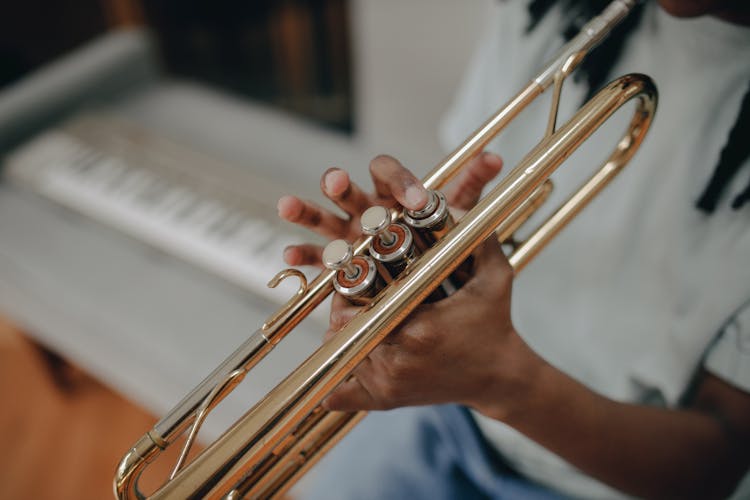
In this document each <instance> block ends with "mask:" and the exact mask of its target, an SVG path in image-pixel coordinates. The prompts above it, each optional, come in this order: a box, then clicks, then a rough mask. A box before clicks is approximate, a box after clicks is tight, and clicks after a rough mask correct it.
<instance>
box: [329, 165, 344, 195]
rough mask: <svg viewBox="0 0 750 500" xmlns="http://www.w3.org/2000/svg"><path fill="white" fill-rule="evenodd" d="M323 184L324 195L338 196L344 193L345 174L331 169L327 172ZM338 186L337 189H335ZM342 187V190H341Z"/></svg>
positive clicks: (336, 169)
mask: <svg viewBox="0 0 750 500" xmlns="http://www.w3.org/2000/svg"><path fill="white" fill-rule="evenodd" d="M323 182H324V184H325V189H326V193H327V194H329V195H331V196H338V195H340V194H341V193H343V192H344V191H346V186H347V184H348V182H347V174H346V172H344V171H343V170H340V169H338V168H333V169H331V170H329V171H328V173H327V174H326V176H325V180H324V181H323ZM337 184H338V189H337ZM342 186H343V189H342Z"/></svg>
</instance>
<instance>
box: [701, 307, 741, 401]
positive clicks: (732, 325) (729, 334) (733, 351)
mask: <svg viewBox="0 0 750 500" xmlns="http://www.w3.org/2000/svg"><path fill="white" fill-rule="evenodd" d="M704 368H705V369H706V371H708V372H709V373H711V374H713V375H716V376H717V377H719V378H721V379H722V380H724V381H726V382H728V383H730V384H732V385H733V386H735V387H737V388H738V389H741V390H743V391H746V392H750V303H746V304H745V306H744V307H743V308H742V309H740V311H738V312H737V314H735V315H734V316H733V317H732V318H730V320H729V321H728V322H727V323H726V325H725V326H724V328H723V330H722V331H721V332H720V333H719V336H718V338H717V339H716V341H715V342H714V344H713V345H712V346H711V347H710V348H709V350H708V353H707V355H706V360H705V361H704Z"/></svg>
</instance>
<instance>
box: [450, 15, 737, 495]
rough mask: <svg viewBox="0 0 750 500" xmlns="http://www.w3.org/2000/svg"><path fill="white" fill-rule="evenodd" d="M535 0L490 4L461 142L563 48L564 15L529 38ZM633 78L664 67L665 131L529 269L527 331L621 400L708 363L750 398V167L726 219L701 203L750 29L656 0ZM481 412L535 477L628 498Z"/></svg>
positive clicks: (530, 128) (508, 149)
mask: <svg viewBox="0 0 750 500" xmlns="http://www.w3.org/2000/svg"><path fill="white" fill-rule="evenodd" d="M526 3H527V2H519V1H515V2H497V5H493V6H492V7H491V10H492V11H491V12H488V15H487V24H488V26H487V29H486V32H485V35H484V36H483V38H482V42H481V45H480V47H479V49H478V51H477V53H476V55H475V57H474V58H473V60H472V62H471V65H470V68H469V71H468V73H467V77H466V78H465V81H464V83H463V84H462V87H461V89H460V91H459V94H458V97H457V99H456V102H455V104H454V106H453V108H452V111H451V112H450V113H449V115H448V116H447V118H446V120H445V122H444V123H443V127H442V130H441V133H442V136H443V139H444V142H445V145H446V146H447V147H453V146H455V145H457V144H458V143H460V142H461V141H462V140H463V139H464V138H465V137H466V136H467V135H468V134H469V133H470V132H472V131H473V130H474V129H475V128H476V127H477V126H478V125H479V124H481V123H482V122H483V121H484V119H486V118H487V117H488V116H489V115H490V114H491V113H492V112H494V110H495V109H496V108H498V107H499V106H500V105H501V104H503V103H504V102H505V101H507V100H508V99H509V98H510V97H511V96H512V95H514V94H515V93H516V92H517V91H518V90H519V89H520V88H521V87H522V85H523V84H525V83H526V82H527V81H528V80H529V79H530V78H531V77H532V75H533V74H534V73H535V72H536V71H537V70H538V69H539V67H540V65H541V63H543V62H546V60H547V59H548V58H549V56H550V55H551V54H552V53H554V51H555V50H556V49H557V48H559V47H560V46H561V45H562V43H563V41H562V39H561V37H560V36H559V35H558V33H559V32H560V26H561V21H560V13H559V12H557V11H555V12H552V13H550V14H549V15H548V16H547V17H546V18H545V19H544V20H543V21H542V22H541V24H540V25H539V26H538V27H537V28H536V29H535V30H534V31H533V32H532V33H531V34H530V35H526V34H525V33H524V31H525V27H526V26H527V25H528V17H527V14H526V11H525V6H526ZM629 72H639V73H645V74H648V75H650V76H651V77H652V78H653V79H654V81H655V82H656V85H657V87H658V88H659V91H660V96H659V108H658V110H657V113H656V118H655V121H654V123H653V126H652V130H651V131H650V133H649V136H648V137H647V139H646V141H645V143H644V145H643V147H642V148H641V150H640V151H639V152H638V153H636V156H635V158H634V159H633V161H632V162H631V164H630V165H629V166H628V167H627V168H626V169H625V170H624V171H623V173H622V174H621V175H620V176H619V177H618V178H617V179H615V180H614V182H613V183H612V184H611V185H610V186H608V187H607V188H606V190H605V191H604V192H603V193H602V194H601V195H600V196H599V197H598V198H597V199H595V200H594V201H593V202H592V203H591V205H590V206H589V207H587V208H586V209H585V210H584V212H583V213H582V214H581V215H580V216H579V217H578V218H577V219H576V220H575V221H573V223H572V224H571V225H570V226H569V227H568V228H566V229H565V230H564V231H563V232H562V234H560V235H559V236H558V237H557V238H556V239H555V240H554V241H553V242H552V243H551V244H550V245H549V247H548V248H547V249H545V250H544V251H543V252H542V253H541V254H540V255H539V256H538V257H537V258H536V259H535V261H534V262H532V263H531V264H530V265H529V267H528V268H526V269H524V271H523V273H521V274H520V275H519V276H518V277H517V279H516V282H515V284H514V294H513V319H514V324H515V325H516V327H517V329H518V331H519V333H520V334H521V335H522V336H523V338H524V339H525V340H526V341H527V342H528V343H529V345H530V346H531V347H532V348H533V349H534V350H535V351H537V352H538V353H539V354H540V355H542V356H543V357H544V358H545V359H547V360H548V361H549V362H551V363H552V364H553V365H555V366H557V367H558V368H560V369H561V370H563V371H564V372H566V373H568V374H569V375H571V376H572V377H574V378H576V379H577V380H579V381H581V382H582V383H584V384H586V385H587V386H588V387H590V388H592V389H593V390H595V391H597V392H599V393H601V394H603V395H605V396H607V397H610V398H612V399H615V400H618V401H628V402H638V403H646V404H656V405H664V406H669V407H674V406H676V405H677V404H678V402H679V399H680V397H681V396H682V395H683V393H684V392H685V390H686V388H687V387H688V385H689V383H690V381H691V378H692V377H693V375H694V374H695V373H696V371H697V370H698V369H699V367H700V366H701V365H702V363H703V366H705V367H706V368H707V369H708V370H709V371H711V372H712V373H714V374H716V375H717V376H719V377H721V378H723V379H725V380H727V381H728V382H729V383H731V384H734V385H736V386H738V387H740V388H742V389H744V390H746V391H750V204H748V205H746V206H744V207H743V208H742V209H740V210H732V209H731V207H730V203H731V200H732V199H733V198H734V196H736V195H737V194H738V193H739V192H740V191H741V190H742V188H744V187H745V186H746V185H747V183H748V181H749V180H750V165H747V164H746V165H743V168H742V170H741V171H740V173H739V174H738V175H737V176H736V177H735V179H734V180H733V182H732V183H731V184H730V186H729V187H728V189H726V191H725V192H724V195H723V197H722V199H721V202H720V204H719V206H718V207H717V209H716V211H715V213H713V214H712V215H706V214H704V213H702V212H700V211H698V210H697V209H696V208H695V201H696V200H697V199H698V197H699V196H700V194H701V192H702V190H703V188H704V187H705V186H706V184H707V182H708V179H709V178H710V176H711V174H712V172H713V169H714V167H715V165H716V163H717V160H718V158H719V152H720V150H721V148H722V147H723V145H724V144H725V142H726V138H727V136H728V133H729V130H730V128H731V126H732V124H733V123H734V121H735V119H736V117H737V114H738V112H739V109H740V103H741V100H742V97H743V95H744V93H745V92H746V91H747V89H748V84H749V83H750V29H749V28H745V27H740V26H737V25H732V24H729V23H725V22H722V21H720V20H718V19H715V18H711V17H703V18H698V19H688V20H680V19H676V18H673V17H670V16H669V15H668V14H666V13H665V12H664V11H662V10H661V9H659V8H658V6H656V5H655V2H653V3H650V4H649V5H648V6H647V7H646V11H645V12H644V17H643V19H642V21H641V24H640V26H639V28H638V29H637V30H636V31H635V32H634V33H633V34H632V35H631V37H630V39H629V41H628V43H627V46H626V50H625V54H624V55H623V56H622V57H621V58H620V61H619V62H618V63H617V64H616V65H615V67H614V68H613V71H612V73H611V75H610V78H611V79H613V78H615V77H616V76H620V75H622V74H625V73H629ZM584 94H585V89H584V86H583V85H577V84H574V83H573V82H572V79H571V81H569V82H567V83H566V87H565V90H564V93H563V96H564V101H563V106H562V108H561V109H562V113H561V116H560V119H559V123H562V120H565V119H566V118H567V117H569V116H570V115H571V114H572V112H573V111H575V109H576V108H577V107H578V106H579V105H580V103H581V101H582V99H583V97H584ZM539 101H540V102H538V103H535V104H534V105H533V106H532V107H531V108H529V109H528V110H526V111H525V112H524V114H523V115H522V117H521V120H520V121H518V122H517V123H515V124H514V125H512V129H509V130H508V131H507V134H506V135H505V136H503V137H501V139H499V140H498V141H496V142H495V143H493V145H492V147H491V148H490V149H492V150H494V151H497V152H498V153H500V154H501V155H502V156H503V157H504V158H505V160H506V168H507V169H508V170H509V169H510V168H511V167H512V166H513V165H514V164H515V163H516V162H517V161H518V160H519V159H520V158H521V157H522V156H523V155H524V154H525V153H526V151H528V149H529V147H530V146H531V145H533V144H535V143H536V142H537V141H538V140H539V139H540V138H541V134H542V133H543V131H544V128H545V124H546V120H547V113H548V102H549V99H548V98H547V99H540V100H539ZM630 109H631V108H629V107H628V108H627V111H625V112H621V113H620V115H619V116H617V119H616V120H613V122H614V123H611V124H607V125H605V127H604V129H603V130H601V131H600V132H597V134H596V135H595V136H594V137H593V138H592V140H590V141H588V143H587V144H586V145H585V146H584V148H583V150H582V151H581V152H580V153H576V154H575V155H574V156H573V157H571V160H569V161H568V162H567V163H565V164H563V165H562V167H561V169H560V170H559V171H558V174H557V175H556V176H555V177H554V179H555V182H556V189H555V193H554V194H553V197H552V198H553V201H552V202H549V201H548V202H547V205H548V206H556V205H558V204H559V202H560V201H561V200H562V199H563V198H567V196H568V195H569V193H570V192H571V191H572V190H573V189H574V188H575V187H577V186H578V185H579V184H580V183H581V181H582V180H583V179H584V178H586V177H588V176H589V175H590V174H591V173H592V172H593V170H594V168H595V166H596V165H598V163H595V162H600V161H601V160H603V159H604V158H605V157H606V156H607V155H608V153H609V151H611V149H612V148H613V146H614V144H615V143H616V142H617V140H618V139H619V138H620V136H621V134H622V131H623V130H624V126H625V123H626V122H627V121H628V120H629V119H630V116H631V112H630ZM748 140H750V138H748ZM592 158H593V159H592ZM721 332H724V335H720V333H721ZM704 357H706V358H705V361H704ZM499 397H502V395H499ZM476 417H477V421H478V424H479V426H480V428H481V429H482V431H483V432H484V433H485V435H486V437H487V438H488V440H489V441H490V442H491V443H493V444H494V445H495V446H496V447H497V448H498V449H499V450H500V452H501V453H502V454H503V455H504V456H505V457H506V458H507V459H508V460H509V461H510V462H511V463H512V464H513V465H514V466H515V467H516V468H517V469H518V470H520V472H522V473H524V474H525V475H527V476H528V477H530V478H532V479H535V480H537V481H539V482H541V483H543V484H547V485H550V486H552V487H553V488H554V489H557V490H559V491H562V492H564V493H567V494H570V495H573V496H576V497H582V498H611V497H617V496H620V495H619V494H618V493H616V492H614V491H613V490H611V489H609V488H607V487H606V486H604V485H603V484H601V483H598V482H596V481H594V480H592V479H590V478H588V477H586V476H584V475H583V474H581V473H580V472H578V471H577V470H576V469H574V468H573V467H572V466H570V465H568V464H567V463H566V462H564V461H562V460H561V459H560V458H558V457H557V456H555V455H553V454H552V453H550V452H548V451H546V450H544V449H543V448H542V447H540V446H539V445H537V444H536V443H534V442H532V441H530V440H529V439H527V438H526V437H524V436H522V435H521V434H519V433H518V432H516V431H514V430H513V429H511V428H510V427H507V426H505V425H503V424H501V423H499V422H496V421H493V420H490V419H487V418H485V417H482V416H481V415H476ZM550 418H551V419H553V420H554V415H550Z"/></svg>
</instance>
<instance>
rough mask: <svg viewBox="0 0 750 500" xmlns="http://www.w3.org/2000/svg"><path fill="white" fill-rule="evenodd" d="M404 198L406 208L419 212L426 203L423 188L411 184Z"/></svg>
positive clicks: (425, 192) (425, 193)
mask: <svg viewBox="0 0 750 500" xmlns="http://www.w3.org/2000/svg"><path fill="white" fill-rule="evenodd" d="M404 198H406V204H407V205H408V207H406V208H410V209H412V210H419V209H420V208H422V207H424V206H425V204H426V203H427V191H426V190H425V188H424V187H422V186H418V185H416V184H413V185H411V186H409V187H408V188H406V193H404Z"/></svg>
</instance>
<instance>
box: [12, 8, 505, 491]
mask: <svg viewBox="0 0 750 500" xmlns="http://www.w3.org/2000/svg"><path fill="white" fill-rule="evenodd" d="M490 1H491V0H482V1H476V2H455V1H453V0H409V1H399V0H381V1H375V0H277V1H270V0H256V1H253V2H247V1H244V2H240V1H228V0H227V1H215V2H199V1H192V0H191V1H185V0H180V1H178V0H149V1H148V2H146V1H142V0H76V1H72V0H58V1H55V2H50V1H41V0H27V1H25V2H15V3H12V4H11V5H8V6H5V8H4V9H3V15H2V16H0V176H1V177H0V179H2V180H1V181H0V397H2V399H3V401H4V402H5V403H3V404H2V405H0V444H1V445H2V448H3V450H4V453H3V454H2V455H0V498H2V499H5V498H9V499H10V498H54V499H65V498H76V499H87V498H92V499H93V498H107V497H108V496H109V495H110V491H111V486H110V484H111V479H112V476H113V474H114V468H115V465H116V463H117V461H118V460H119V458H120V457H121V456H122V454H123V453H124V452H125V451H126V449H127V448H128V447H129V446H130V445H131V444H132V443H133V442H134V441H135V439H137V438H138V437H139V436H140V435H142V434H143V433H144V432H145V431H146V430H147V429H148V428H149V426H150V425H152V424H153V423H154V422H155V420H156V418H157V417H158V416H160V415H163V414H164V413H165V412H166V411H168V410H169V409H170V408H171V407H172V406H173V405H174V404H175V403H176V402H177V401H178V400H179V399H180V398H181V397H182V396H183V395H184V394H185V393H186V392H187V391H188V390H189V389H191V388H192V387H193V386H195V385H196V384H197V383H198V382H199V381H200V380H201V379H202V378H203V377H204V376H205V375H206V374H207V373H208V372H209V371H210V370H211V369H212V368H213V367H214V366H216V365H217V364H218V363H219V362H220V361H221V360H223V359H224V358H225V357H226V356H227V355H228V354H229V353H230V352H231V351H232V350H233V349H234V348H235V347H236V346H237V345H239V344H240V343H241V342H242V341H243V340H244V339H245V338H246V337H247V336H248V335H249V334H250V333H251V332H252V331H254V330H255V329H256V328H257V327H258V326H259V325H260V324H261V323H262V321H263V319H264V318H265V317H266V316H268V315H269V314H270V313H271V312H272V311H273V310H275V309H276V307H277V306H278V304H280V303H282V302H284V301H285V300H286V299H287V298H288V297H289V296H290V295H291V294H292V293H293V289H294V285H293V284H287V286H282V287H280V288H281V289H280V290H274V291H270V290H269V289H267V288H266V287H265V283H266V282H267V281H268V280H269V279H270V278H271V277H272V276H273V275H274V274H275V273H276V271H278V270H280V269H282V268H283V263H282V262H281V251H282V249H283V248H284V246H285V245H287V244H289V243H292V242H301V241H305V240H307V239H309V238H310V237H309V236H308V235H306V234H304V233H300V232H298V231H297V230H296V229H294V228H292V227H290V226H288V225H285V224H282V223H280V222H279V221H277V219H276V215H275V205H276V200H277V199H278V197H279V196H281V195H282V194H285V193H295V194H298V195H301V196H304V197H308V198H310V199H313V200H317V201H319V202H321V203H323V200H322V199H321V197H320V195H319V194H318V185H319V178H320V175H321V173H322V172H323V171H324V170H325V169H326V168H328V167H330V166H340V167H344V168H347V169H348V170H350V171H351V172H352V176H353V177H354V178H355V180H358V181H360V182H362V183H365V184H367V185H369V183H368V175H367V164H368V162H369V159H370V158H371V157H372V156H373V155H375V154H378V153H383V152H386V153H389V154H392V155H394V156H396V157H398V158H400V159H401V160H402V161H403V162H404V164H406V165H408V166H409V167H410V168H412V169H413V170H415V171H416V172H417V173H419V174H423V173H425V172H426V171H427V170H428V169H429V168H431V167H432V165H433V164H435V163H436V162H437V161H438V160H439V159H440V158H441V157H442V153H443V152H444V151H443V149H442V148H441V146H440V144H439V142H438V139H437V126H438V122H439V119H440V117H441V115H442V114H443V113H444V112H445V110H446V108H447V107H448V105H449V104H450V101H451V98H452V94H453V91H454V89H455V88H456V86H457V84H458V82H459V80H460V77H461V74H462V72H463V69H464V67H465V65H466V64H467V62H468V58H469V56H470V54H471V52H472V48H473V46H474V44H475V43H476V40H475V35H476V34H477V33H478V31H479V28H480V26H481V18H482V12H483V9H484V8H485V7H486V5H487V4H488V3H489V2H490ZM308 271H309V270H308ZM322 325H323V319H321V317H318V318H311V319H310V320H309V321H306V322H305V323H304V324H303V325H302V328H301V329H299V331H295V332H294V336H293V338H291V339H290V340H289V341H288V342H285V343H284V344H282V346H281V347H279V348H277V349H276V351H275V352H274V353H273V355H272V356H270V357H269V359H268V360H267V361H264V362H263V363H262V366H261V367H260V369H259V371H258V372H257V373H253V375H252V377H249V379H248V381H246V382H245V383H244V384H243V387H242V390H241V391H239V392H238V393H237V394H236V395H233V396H232V397H231V398H230V399H229V400H228V401H227V403H226V404H222V406H221V409H220V410H218V411H217V412H216V414H215V415H212V417H211V418H209V420H208V422H207V424H206V428H205V432H204V438H205V439H209V438H212V437H214V436H216V435H218V434H219V433H220V432H221V431H222V430H223V429H224V428H225V427H226V424H227V422H229V421H231V420H233V419H234V418H235V417H236V416H237V415H238V414H240V413H242V412H243V411H244V410H245V409H246V408H247V407H248V404H249V403H251V402H252V401H254V400H256V399H257V398H258V397H260V395H262V394H263V393H265V391H266V390H268V389H269V388H270V387H272V386H273V384H274V383H275V382H276V381H278V380H279V379H280V377H281V376H283V375H284V374H285V373H286V372H287V371H288V368H289V367H291V366H293V365H296V363H297V362H298V361H299V360H301V359H303V358H304V357H305V356H306V354H307V353H309V352H310V350H311V349H313V348H314V347H315V346H317V345H318V343H319V338H320V334H321V332H322V331H323V329H324V327H323V326H322ZM169 467H171V463H168V462H166V461H164V462H161V463H159V464H158V465H157V469H158V470H156V471H155V472H154V474H156V475H158V473H159V470H161V471H164V470H167V469H168V468H169Z"/></svg>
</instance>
